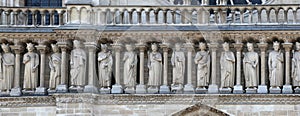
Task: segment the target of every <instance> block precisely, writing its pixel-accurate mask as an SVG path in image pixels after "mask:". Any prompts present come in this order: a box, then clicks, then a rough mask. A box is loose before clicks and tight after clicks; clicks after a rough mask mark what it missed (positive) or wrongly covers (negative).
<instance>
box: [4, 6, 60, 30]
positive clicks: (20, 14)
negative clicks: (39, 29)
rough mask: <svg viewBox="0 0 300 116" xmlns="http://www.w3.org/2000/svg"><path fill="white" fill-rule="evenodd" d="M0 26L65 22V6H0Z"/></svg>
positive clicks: (46, 24)
mask: <svg viewBox="0 0 300 116" xmlns="http://www.w3.org/2000/svg"><path fill="white" fill-rule="evenodd" d="M0 15H1V16H0V25H1V26H18V27H23V26H29V27H30V26H35V27H36V26H50V27H51V26H59V25H63V24H64V23H65V22H66V18H65V17H66V9H65V8H61V7H60V8H52V7H49V8H40V7H0Z"/></svg>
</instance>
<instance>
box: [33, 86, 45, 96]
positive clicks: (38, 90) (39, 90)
mask: <svg viewBox="0 0 300 116" xmlns="http://www.w3.org/2000/svg"><path fill="white" fill-rule="evenodd" d="M34 94H35V95H46V94H47V91H46V88H45V87H38V88H36V90H35V92H34Z"/></svg>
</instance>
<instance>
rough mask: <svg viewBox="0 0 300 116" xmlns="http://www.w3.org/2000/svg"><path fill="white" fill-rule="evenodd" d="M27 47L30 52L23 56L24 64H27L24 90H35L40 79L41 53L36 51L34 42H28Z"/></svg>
mask: <svg viewBox="0 0 300 116" xmlns="http://www.w3.org/2000/svg"><path fill="white" fill-rule="evenodd" d="M26 48H27V50H28V52H27V53H26V54H24V56H23V64H25V71H24V83H23V88H24V90H34V89H35V88H36V87H37V81H38V70H39V68H38V66H39V55H38V54H37V53H35V52H34V45H33V44H32V43H27V47H26Z"/></svg>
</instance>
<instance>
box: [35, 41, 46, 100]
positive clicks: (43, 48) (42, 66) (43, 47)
mask: <svg viewBox="0 0 300 116" xmlns="http://www.w3.org/2000/svg"><path fill="white" fill-rule="evenodd" d="M36 49H37V50H38V51H39V52H40V56H41V63H40V86H39V87H38V88H36V90H35V94H38V95H45V94H46V88H45V86H44V85H45V60H46V52H47V46H46V45H42V44H40V45H38V46H36Z"/></svg>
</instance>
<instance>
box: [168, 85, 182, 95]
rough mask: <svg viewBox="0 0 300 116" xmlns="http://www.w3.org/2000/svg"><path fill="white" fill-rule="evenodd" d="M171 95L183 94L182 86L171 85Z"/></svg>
mask: <svg viewBox="0 0 300 116" xmlns="http://www.w3.org/2000/svg"><path fill="white" fill-rule="evenodd" d="M171 93H175V94H176V93H177V94H181V93H183V86H182V85H172V86H171Z"/></svg>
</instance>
